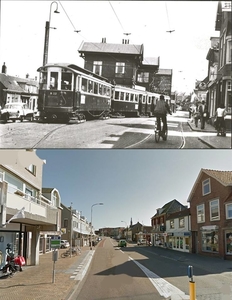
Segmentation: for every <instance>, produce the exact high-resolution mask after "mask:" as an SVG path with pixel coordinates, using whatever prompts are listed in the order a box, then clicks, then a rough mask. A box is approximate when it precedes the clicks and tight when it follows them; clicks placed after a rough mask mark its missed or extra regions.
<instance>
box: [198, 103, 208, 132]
mask: <svg viewBox="0 0 232 300" xmlns="http://www.w3.org/2000/svg"><path fill="white" fill-rule="evenodd" d="M199 113H200V120H201V129H204V128H205V121H206V119H207V116H208V108H207V105H206V104H205V101H204V100H203V101H202V104H201V105H200V107H199Z"/></svg>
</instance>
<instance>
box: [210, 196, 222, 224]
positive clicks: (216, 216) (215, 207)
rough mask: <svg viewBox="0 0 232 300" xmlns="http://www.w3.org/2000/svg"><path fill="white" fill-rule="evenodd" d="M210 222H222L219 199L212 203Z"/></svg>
mask: <svg viewBox="0 0 232 300" xmlns="http://www.w3.org/2000/svg"><path fill="white" fill-rule="evenodd" d="M209 206H210V220H211V221H212V220H220V212H219V199H217V200H213V201H210V203H209Z"/></svg>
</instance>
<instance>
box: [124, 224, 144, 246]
mask: <svg viewBox="0 0 232 300" xmlns="http://www.w3.org/2000/svg"><path fill="white" fill-rule="evenodd" d="M142 232H143V224H141V223H140V222H137V223H136V224H130V227H129V228H128V231H127V240H128V241H131V242H137V240H138V239H139V238H140V237H139V233H140V234H141V233H142Z"/></svg>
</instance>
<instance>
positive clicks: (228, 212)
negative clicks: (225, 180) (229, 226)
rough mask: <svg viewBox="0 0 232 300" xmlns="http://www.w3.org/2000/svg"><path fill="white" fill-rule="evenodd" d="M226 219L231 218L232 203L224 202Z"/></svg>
mask: <svg viewBox="0 0 232 300" xmlns="http://www.w3.org/2000/svg"><path fill="white" fill-rule="evenodd" d="M226 219H232V203H230V204H226Z"/></svg>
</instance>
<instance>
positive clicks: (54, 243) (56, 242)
mask: <svg viewBox="0 0 232 300" xmlns="http://www.w3.org/2000/svg"><path fill="white" fill-rule="evenodd" d="M60 240H61V238H60V236H58V235H54V236H52V237H51V248H60Z"/></svg>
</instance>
